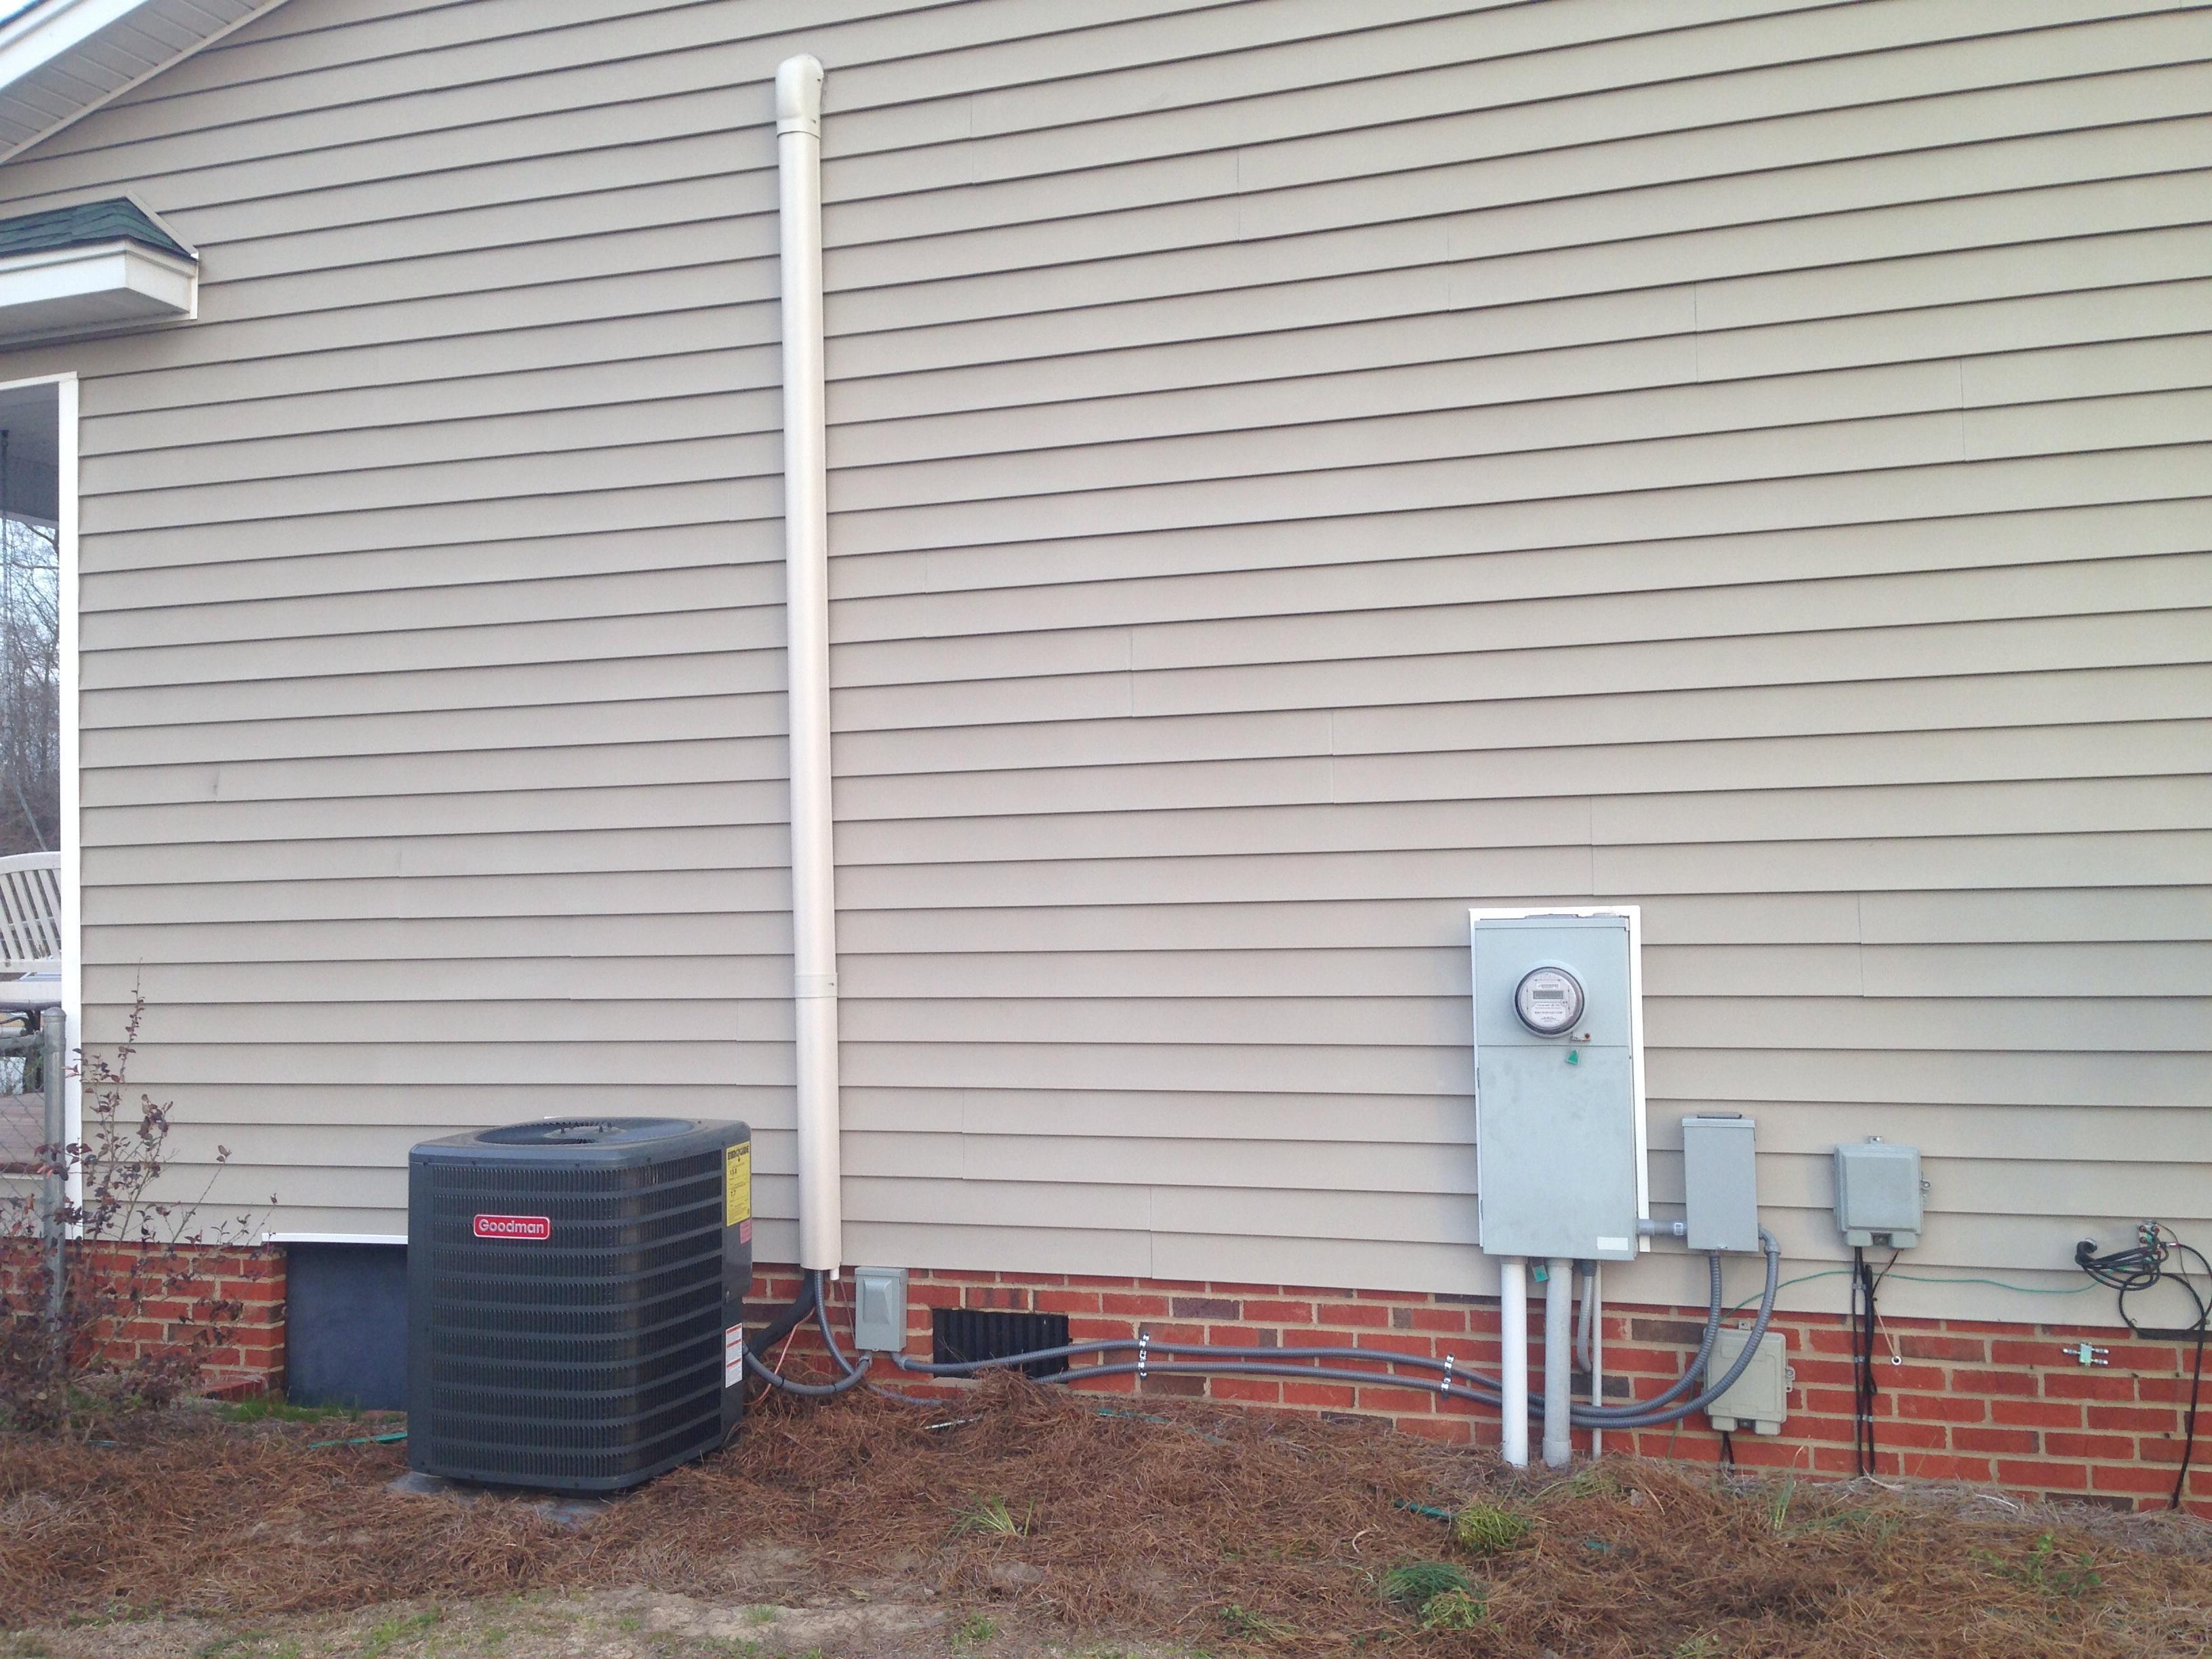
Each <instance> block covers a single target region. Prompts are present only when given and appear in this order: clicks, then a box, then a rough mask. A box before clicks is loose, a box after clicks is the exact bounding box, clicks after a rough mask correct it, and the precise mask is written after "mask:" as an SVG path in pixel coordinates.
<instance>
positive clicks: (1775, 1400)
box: [1705, 1325, 1790, 1434]
mask: <svg viewBox="0 0 2212 1659" xmlns="http://www.w3.org/2000/svg"><path fill="white" fill-rule="evenodd" d="M1750 1334H1751V1333H1750V1332H1749V1331H1740V1330H1735V1329H1733V1328H1730V1327H1729V1326H1726V1325H1723V1326H1722V1327H1721V1328H1720V1331H1719V1332H1718V1334H1717V1335H1716V1336H1715V1337H1714V1339H1713V1352H1712V1358H1710V1359H1708V1360H1707V1361H1706V1362H1705V1386H1706V1387H1707V1388H1711V1386H1712V1385H1713V1384H1714V1383H1717V1382H1719V1381H1720V1380H1721V1378H1723V1376H1727V1375H1728V1372H1729V1366H1731V1365H1733V1364H1735V1357H1736V1356H1737V1355H1738V1354H1740V1353H1741V1352H1743V1343H1744V1339H1745V1338H1746V1337H1747V1336H1749V1335H1750ZM1789 1415H1790V1345H1789V1343H1788V1342H1787V1341H1786V1340H1784V1338H1783V1335H1782V1333H1781V1332H1779V1331H1769V1332H1767V1334H1765V1335H1764V1336H1762V1337H1760V1338H1759V1352H1757V1353H1755V1354H1753V1356H1752V1357H1751V1364H1748V1365H1746V1366H1745V1367H1744V1368H1743V1375H1742V1376H1739V1377H1737V1378H1736V1380H1735V1382H1733V1383H1729V1389H1728V1392H1727V1393H1726V1394H1724V1395H1721V1397H1720V1398H1719V1399H1717V1400H1716V1401H1713V1403H1712V1404H1711V1405H1710V1406H1708V1407H1705V1419H1706V1420H1707V1421H1708V1422H1710V1423H1711V1425H1713V1426H1714V1427H1715V1428H1717V1429H1719V1430H1721V1431H1723V1432H1731V1431H1740V1430H1743V1429H1749V1430H1750V1431H1752V1432H1753V1434H1779V1433H1781V1432H1782V1425H1783V1423H1784V1420H1785V1419H1788V1417H1789Z"/></svg>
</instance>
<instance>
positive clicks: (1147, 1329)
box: [1139, 1319, 1206, 1348]
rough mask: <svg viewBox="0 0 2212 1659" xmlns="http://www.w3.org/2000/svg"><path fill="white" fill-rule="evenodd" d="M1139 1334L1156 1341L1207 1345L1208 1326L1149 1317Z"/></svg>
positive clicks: (1194, 1345)
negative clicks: (1167, 1321) (1181, 1323)
mask: <svg viewBox="0 0 2212 1659" xmlns="http://www.w3.org/2000/svg"><path fill="white" fill-rule="evenodd" d="M1139 1334H1141V1335H1145V1336H1149V1337H1150V1338H1152V1340H1153V1341H1155V1342H1185V1343H1188V1344H1189V1345H1190V1346H1192V1347H1194V1348H1199V1347H1204V1346H1206V1327H1205V1326H1203V1325H1170V1324H1166V1323H1164V1322H1161V1321H1159V1320H1155V1319H1148V1320H1146V1322H1145V1323H1144V1328H1143V1329H1142V1331H1141V1332H1140V1333H1139Z"/></svg>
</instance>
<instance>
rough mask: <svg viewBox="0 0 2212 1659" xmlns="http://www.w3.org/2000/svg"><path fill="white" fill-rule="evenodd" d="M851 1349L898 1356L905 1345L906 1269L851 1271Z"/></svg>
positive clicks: (880, 1268)
mask: <svg viewBox="0 0 2212 1659" xmlns="http://www.w3.org/2000/svg"><path fill="white" fill-rule="evenodd" d="M853 1346H854V1347H856V1348H858V1349H860V1352H863V1353H897V1352H900V1351H901V1350H902V1349H903V1348H904V1347H905V1346H906V1269H905V1268H903V1267H855V1268H854V1270H853Z"/></svg>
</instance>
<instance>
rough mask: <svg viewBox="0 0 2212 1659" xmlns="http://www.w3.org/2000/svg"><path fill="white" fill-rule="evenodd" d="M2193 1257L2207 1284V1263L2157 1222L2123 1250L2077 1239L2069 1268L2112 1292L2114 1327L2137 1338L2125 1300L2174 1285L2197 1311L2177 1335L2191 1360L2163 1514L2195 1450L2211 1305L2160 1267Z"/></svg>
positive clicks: (2175, 1499)
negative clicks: (2189, 1342) (2189, 1344)
mask: <svg viewBox="0 0 2212 1659" xmlns="http://www.w3.org/2000/svg"><path fill="white" fill-rule="evenodd" d="M2174 1255H2187V1256H2194V1257H2195V1258H2196V1261H2197V1272H2198V1273H2202V1274H2203V1276H2204V1277H2205V1278H2206V1279H2212V1261H2206V1260H2205V1257H2204V1253H2203V1251H2202V1250H2200V1249H2197V1247H2196V1246H2195V1245H2193V1244H2185V1243H2182V1242H2181V1240H2180V1239H2179V1237H2176V1236H2175V1234H2174V1231H2173V1230H2172V1228H2170V1227H2168V1226H2166V1225H2164V1224H2163V1223H2161V1222H2157V1221H2146V1222H2143V1223H2142V1224H2141V1225H2139V1226H2137V1227H2136V1242H2135V1243H2134V1244H2132V1245H2130V1246H2129V1247H2127V1248H2126V1249H2118V1250H2109V1251H2106V1253H2104V1254H2103V1255H2099V1254H2098V1251H2097V1246H2096V1243H2095V1241H2094V1240H2093V1239H2087V1238H2085V1239H2083V1240H2082V1241H2081V1243H2078V1244H2076V1245H2075V1247H2074V1265H2075V1267H2079V1268H2081V1271H2082V1272H2083V1273H2087V1274H2088V1275H2089V1277H2090V1278H2091V1279H2094V1280H2095V1281H2096V1282H2097V1283H2098V1284H2100V1285H2104V1286H2105V1287H2106V1289H2107V1290H2110V1291H2115V1292H2117V1295H2116V1296H2115V1297H2114V1300H2115V1301H2116V1302H2117V1303H2118V1308H2119V1315H2120V1322H2121V1323H2123V1324H2124V1325H2125V1326H2126V1327H2127V1328H2128V1329H2129V1330H2130V1331H2131V1332H2133V1333H2134V1334H2136V1335H2137V1336H2143V1335H2147V1334H2149V1333H2148V1332H2146V1331H2145V1329H2144V1328H2143V1327H2142V1324H2141V1323H2140V1322H2137V1320H2136V1316H2135V1315H2134V1314H2133V1313H2132V1312H2130V1310H2129V1308H2128V1298H2129V1297H2131V1296H2136V1295H2139V1294H2141V1293H2142V1291H2148V1290H2151V1289H2154V1288H2155V1287H2156V1286H2158V1285H2161V1284H2172V1285H2179V1286H2180V1287H2181V1290H2182V1293H2183V1294H2184V1295H2185V1296H2186V1297H2188V1298H2189V1302H2190V1305H2191V1307H2193V1308H2195V1309H2196V1310H2197V1317H2196V1318H2195V1319H2194V1320H2193V1321H2191V1322H2190V1324H2189V1325H2187V1326H2185V1327H2184V1328H2182V1333H2181V1334H2185V1335H2194V1336H2195V1338H2196V1340H2197V1357H2196V1359H2195V1362H2194V1364H2192V1365H2191V1370H2190V1377H2189V1410H2188V1413H2187V1414H2186V1415H2185V1417H2184V1419H2182V1425H2181V1467H2180V1468H2179V1469H2177V1470H2175V1471H2174V1476H2173V1491H2172V1494H2171V1495H2170V1496H2169V1497H2168V1498H2167V1499H2166V1507H2167V1508H2168V1509H2173V1510H2178V1509H2179V1508H2180V1507H2181V1499H2182V1494H2183V1492H2184V1489H2185V1487H2186V1486H2188V1484H2189V1464H2190V1459H2191V1455H2192V1454H2193V1453H2194V1452H2195V1450H2196V1449H2197V1400H2198V1396H2199V1395H2200V1394H2201V1393H2202V1392H2203V1386H2204V1338H2205V1332H2206V1328H2207V1327H2208V1326H2212V1304H2207V1303H2206V1302H2205V1299H2204V1297H2203V1295H2202V1294H2201V1293H2200V1292H2199V1291H2197V1287H2196V1286H2195V1285H2192V1284H2191V1283H2190V1282H2189V1279H2188V1276H2187V1275H2186V1274H2185V1273H2183V1272H2182V1271H2181V1270H2180V1269H2179V1268H2172V1267H2167V1266H2166V1262H2167V1261H2169V1260H2170V1259H2171V1258H2172V1257H2173V1256H2174Z"/></svg>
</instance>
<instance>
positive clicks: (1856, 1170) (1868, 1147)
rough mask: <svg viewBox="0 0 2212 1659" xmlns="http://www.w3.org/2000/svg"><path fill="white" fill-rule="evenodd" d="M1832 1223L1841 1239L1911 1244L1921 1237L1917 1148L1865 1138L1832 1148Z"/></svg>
mask: <svg viewBox="0 0 2212 1659" xmlns="http://www.w3.org/2000/svg"><path fill="white" fill-rule="evenodd" d="M1836 1225H1838V1227H1840V1228H1842V1229H1843V1231H1844V1243H1846V1244H1850V1245H1856V1246H1857V1247H1859V1248H1861V1249H1864V1248H1866V1247H1868V1246H1870V1245H1875V1244H1886V1245H1887V1246H1889V1247H1890V1248H1891V1249H1899V1250H1903V1249H1911V1247H1912V1246H1914V1245H1915V1244H1917V1243H1919V1242H1920V1152H1919V1149H1918V1148H1917V1147H1914V1146H1891V1145H1889V1143H1888V1142H1887V1141H1881V1140H1865V1141H1860V1142H1858V1143H1857V1145H1854V1146H1838V1147H1837V1148H1836Z"/></svg>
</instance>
